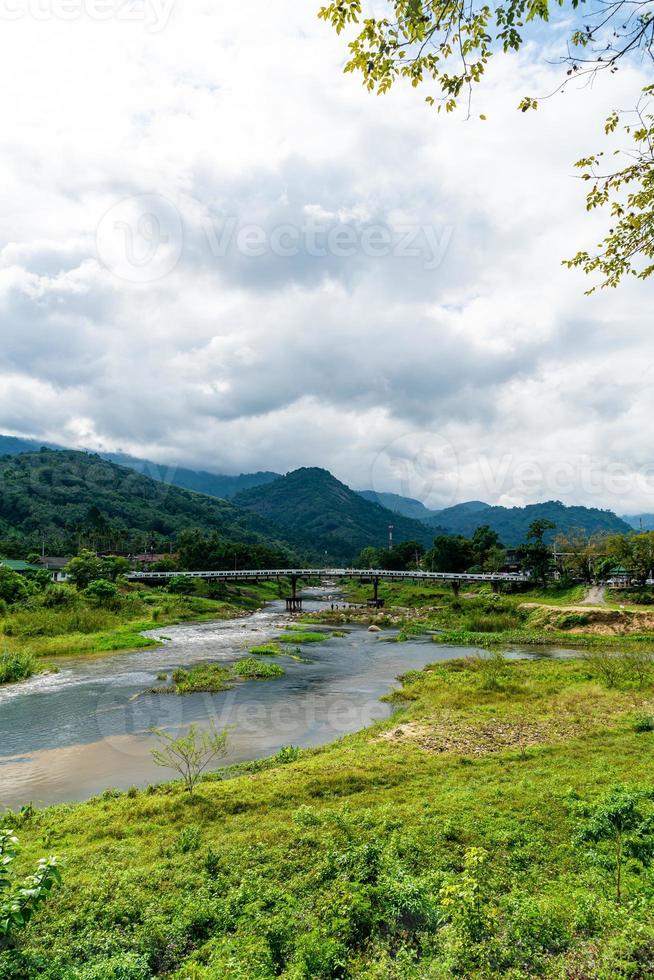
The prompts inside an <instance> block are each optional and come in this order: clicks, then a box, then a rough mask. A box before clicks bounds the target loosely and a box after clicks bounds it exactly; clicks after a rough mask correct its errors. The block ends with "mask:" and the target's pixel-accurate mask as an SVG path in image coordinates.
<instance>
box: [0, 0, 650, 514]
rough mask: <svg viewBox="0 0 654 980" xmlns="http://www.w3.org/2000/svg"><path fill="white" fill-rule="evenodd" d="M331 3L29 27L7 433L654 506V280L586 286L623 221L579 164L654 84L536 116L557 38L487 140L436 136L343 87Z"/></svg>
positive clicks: (449, 498) (17, 57)
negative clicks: (595, 194)
mask: <svg viewBox="0 0 654 980" xmlns="http://www.w3.org/2000/svg"><path fill="white" fill-rule="evenodd" d="M236 6H238V9H234V8H235V7H236ZM317 6H318V3H316V4H315V5H314V4H313V3H311V2H310V0H309V2H303V3H302V4H298V3H297V0H295V2H291V0H273V2H270V3H266V4H262V3H261V2H260V0H257V2H255V0H242V2H241V3H240V4H239V5H234V4H227V3H218V4H216V3H215V2H214V3H201V2H200V3H193V4H182V3H181V2H180V0H177V3H175V4H174V5H168V4H165V3H161V4H158V5H154V4H152V3H151V4H148V3H147V2H146V4H145V5H141V6H132V7H130V8H129V12H130V17H127V15H126V11H127V10H128V8H127V7H125V5H123V4H117V5H116V7H115V9H114V15H113V16H112V17H109V18H103V19H97V18H96V17H95V15H94V11H95V8H94V7H90V6H89V5H86V6H85V5H80V8H79V11H81V12H78V16H76V17H75V16H72V15H70V16H69V17H68V19H62V16H61V10H60V9H59V8H58V7H53V8H50V10H51V11H53V13H52V15H51V16H47V15H43V10H45V9H46V8H44V7H41V8H35V7H31V6H30V5H29V4H27V3H26V4H25V6H24V8H16V9H18V10H19V11H20V10H22V11H23V14H22V16H20V17H14V18H12V19H11V20H7V18H6V16H5V17H4V20H5V22H4V23H3V24H2V28H3V29H2V41H1V42H0V43H1V44H2V58H1V59H0V82H1V84H2V90H3V92H4V93H5V97H4V98H3V100H2V103H1V109H0V112H1V113H2V126H1V131H2V134H3V136H2V142H3V153H2V158H1V159H2V163H1V166H2V180H1V181H0V216H1V217H0V221H1V222H2V227H1V234H0V239H1V242H2V246H3V247H2V250H1V251H0V335H1V338H2V349H1V352H0V430H1V431H3V432H7V433H12V434H15V435H24V436H32V437H36V438H43V439H44V440H46V439H47V440H51V441H56V442H62V443H65V444H67V445H76V446H80V447H82V446H84V447H91V448H103V449H112V450H113V449H122V450H124V451H126V452H131V453H133V454H135V455H144V456H148V457H149V458H152V459H156V460H158V461H162V462H167V463H180V464H185V465H195V466H198V467H203V468H205V469H211V470H214V471H218V472H241V471H250V470H255V469H274V470H279V471H286V470H289V469H293V468H295V467H297V466H301V465H321V466H325V467H327V468H329V469H330V470H332V472H334V473H335V474H336V475H337V476H338V477H339V478H341V479H343V480H345V481H346V482H348V483H349V484H350V485H352V486H355V487H362V488H363V487H370V486H373V487H374V488H375V489H377V490H394V491H396V492H400V493H406V494H408V495H411V496H417V497H419V498H420V499H422V500H423V501H424V502H425V503H426V504H427V505H428V506H433V507H438V506H441V505H446V504H449V503H453V502H455V501H457V500H463V499H470V498H482V499H484V500H487V501H489V502H491V503H505V504H513V503H516V504H522V503H529V502H534V501H536V500H540V499H545V498H552V497H556V498H559V499H562V500H564V501H565V502H566V503H585V504H589V505H593V506H602V507H611V508H613V509H616V510H617V511H618V512H620V513H623V512H634V511H638V510H646V509H649V510H654V469H653V468H652V455H651V448H650V447H651V438H650V425H649V422H650V419H651V417H652V409H653V407H654V406H653V404H652V403H653V401H654V395H653V385H652V381H653V379H654V358H653V357H652V340H651V336H652V334H651V329H652V317H651V307H652V287H651V285H647V284H645V285H643V284H631V283H629V284H627V285H625V286H624V287H623V288H622V289H621V290H620V291H618V292H617V293H615V292H612V293H611V294H610V295H609V294H606V293H602V294H601V295H598V296H593V297H591V298H588V297H585V296H584V295H583V290H584V288H586V286H587V283H586V282H585V280H584V277H583V276H582V275H581V274H576V273H574V274H573V273H570V272H568V271H565V270H563V269H562V268H561V265H560V260H561V259H562V258H564V257H566V256H569V255H571V254H573V253H574V252H575V251H576V250H577V248H579V247H584V246H590V245H592V244H593V243H594V242H595V241H596V240H597V236H598V235H599V232H600V230H601V227H602V225H601V223H599V222H598V220H597V219H596V218H595V216H588V215H587V214H586V212H585V208H584V202H583V190H584V189H583V187H582V186H581V185H580V182H579V181H578V180H576V179H575V178H574V169H573V166H572V164H573V161H574V160H575V159H577V158H578V157H579V156H581V155H583V154H586V153H588V152H589V151H592V150H594V149H596V148H597V147H598V146H599V145H600V144H601V142H602V123H603V120H604V118H605V116H606V115H607V113H608V111H609V110H610V109H611V108H613V107H614V106H615V105H617V106H622V105H626V106H628V105H630V104H631V103H632V102H633V93H634V91H635V90H636V89H637V87H638V85H639V83H641V80H640V79H639V78H638V76H637V73H635V72H633V71H625V72H623V73H620V74H619V75H618V76H616V77H614V78H612V79H611V80H608V79H606V80H602V81H601V83H600V84H598V85H597V86H596V87H595V88H594V89H593V90H588V91H578V92H573V91H570V92H568V94H566V95H565V96H559V97H557V98H556V99H554V100H552V101H550V102H549V103H544V104H543V106H542V108H541V110H540V111H539V112H538V114H532V115H530V116H524V115H522V114H520V113H518V112H516V110H515V106H516V104H517V101H518V99H519V97H520V96H522V95H523V94H525V93H536V94H538V93H541V92H543V91H547V90H548V89H549V88H551V87H552V84H553V82H554V81H555V80H556V78H557V77H558V75H557V74H556V72H555V69H553V68H548V67H543V65H544V61H543V57H542V53H540V52H538V51H537V50H536V49H535V48H530V49H529V50H528V51H526V52H525V53H523V54H522V55H521V56H520V57H513V58H511V59H508V60H504V61H503V63H501V64H500V63H498V64H497V65H496V66H495V68H494V70H493V72H492V73H491V75H490V76H489V83H488V85H487V86H486V87H485V88H484V89H483V90H480V92H479V93H478V95H477V96H476V103H475V113H479V112H484V113H486V115H487V116H488V121H487V122H485V123H484V122H481V121H479V120H477V119H473V120H471V121H469V122H465V121H463V120H462V119H461V118H447V119H445V118H440V117H438V118H436V117H435V115H434V114H433V113H432V112H430V110H428V109H427V108H426V107H425V106H424V104H423V102H422V99H421V96H420V95H419V94H418V95H416V94H415V93H413V92H400V91H398V92H397V93H394V94H393V95H392V96H390V97H386V98H376V97H371V96H368V95H366V94H365V92H364V91H363V90H362V88H361V87H360V85H359V82H358V80H357V79H356V78H353V77H352V76H343V75H342V74H341V70H340V69H341V64H342V60H343V55H344V45H343V41H342V39H341V40H338V39H336V38H335V36H334V35H333V34H332V32H331V30H330V29H328V28H327V27H326V26H325V25H324V24H322V23H321V22H318V21H317V19H316V16H315V8H316V7H317ZM3 9H4V8H3ZM12 9H14V8H12ZM66 9H68V10H69V11H70V10H73V13H74V8H73V7H69V8H66ZM98 9H99V8H98ZM102 9H103V10H105V8H102ZM35 10H37V12H38V11H39V10H40V11H41V15H40V16H38V17H37V16H35V14H34V11H35ZM57 11H59V13H58V14H57Z"/></svg>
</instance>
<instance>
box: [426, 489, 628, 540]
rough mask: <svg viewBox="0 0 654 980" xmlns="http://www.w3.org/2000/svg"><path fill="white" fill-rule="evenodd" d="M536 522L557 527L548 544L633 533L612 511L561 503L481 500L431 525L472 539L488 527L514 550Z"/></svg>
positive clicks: (435, 519) (450, 511)
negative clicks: (578, 535)
mask: <svg viewBox="0 0 654 980" xmlns="http://www.w3.org/2000/svg"><path fill="white" fill-rule="evenodd" d="M537 519H545V520H549V521H552V523H553V524H555V525H556V529H555V530H554V531H548V532H547V533H546V535H545V538H546V540H548V541H553V540H554V538H555V537H556V535H557V534H562V533H567V532H570V531H576V530H579V529H582V530H584V531H587V532H588V533H589V534H596V533H607V532H610V533H619V534H625V533H627V532H629V531H631V527H630V526H629V524H627V523H626V521H623V520H621V519H620V518H619V517H618V516H617V515H616V514H614V513H613V511H610V510H599V509H598V508H596V507H566V506H565V504H562V503H561V501H560V500H548V501H546V502H545V503H542V504H528V505H527V506H526V507H491V506H489V505H488V504H482V503H481V501H468V503H464V504H456V505H455V506H454V507H446V508H445V510H439V511H437V512H436V513H434V515H433V517H431V518H430V519H429V523H430V524H438V525H440V527H443V528H445V530H446V531H447V532H448V533H449V534H463V535H464V536H465V537H470V536H471V535H472V534H473V533H474V531H475V529H476V528H478V527H479V525H480V524H488V526H489V527H490V528H492V529H493V531H497V533H498V534H499V536H500V540H501V541H502V543H503V544H505V545H507V546H508V547H514V546H515V545H518V544H521V543H522V542H523V541H524V540H525V538H526V536H527V531H528V529H529V525H530V524H531V522H532V521H535V520H537Z"/></svg>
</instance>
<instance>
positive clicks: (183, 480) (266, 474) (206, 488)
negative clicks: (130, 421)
mask: <svg viewBox="0 0 654 980" xmlns="http://www.w3.org/2000/svg"><path fill="white" fill-rule="evenodd" d="M42 447H45V448H46V449H59V450H65V451H69V450H66V447H65V446H58V445H55V444H54V443H50V442H45V443H44V442H38V441H37V440H36V439H20V438H18V437H15V436H4V435H0V456H17V455H19V454H21V453H36V452H39V450H40V449H41V448H42ZM97 455H98V456H100V458H101V459H106V460H108V461H109V462H110V463H117V464H118V465H119V466H126V467H127V468H128V469H130V470H135V471H136V472H137V473H142V474H143V476H149V477H150V478H151V479H152V480H159V481H160V482H161V483H172V484H173V486H176V487H184V489H186V490H195V491H196V492H197V493H206V494H208V495H209V496H210V497H224V498H227V499H229V498H230V497H233V496H234V495H235V494H237V493H238V492H239V491H240V490H248V489H249V488H250V487H258V486H259V485H260V484H261V483H270V482H271V481H272V480H276V479H277V478H278V476H279V475H280V474H279V473H271V472H270V471H269V470H260V471H258V472H257V473H240V474H239V475H238V476H228V475H226V474H223V473H209V472H208V471H206V470H192V469H189V468H188V467H186V466H177V465H175V464H174V463H155V462H153V460H151V459H139V458H138V457H137V456H128V455H127V454H126V453H97Z"/></svg>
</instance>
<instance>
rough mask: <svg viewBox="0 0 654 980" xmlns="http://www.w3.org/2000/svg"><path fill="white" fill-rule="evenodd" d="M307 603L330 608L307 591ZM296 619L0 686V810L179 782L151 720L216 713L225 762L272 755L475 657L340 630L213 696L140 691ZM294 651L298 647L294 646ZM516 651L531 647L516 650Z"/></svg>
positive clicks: (166, 642) (211, 633)
mask: <svg viewBox="0 0 654 980" xmlns="http://www.w3.org/2000/svg"><path fill="white" fill-rule="evenodd" d="M311 591H312V593H313V597H311V596H309V598H308V600H307V598H306V596H308V595H309V593H307V594H305V603H304V605H305V608H306V609H307V610H310V609H317V608H321V607H323V604H322V603H321V602H320V601H319V598H320V595H321V593H320V590H311ZM289 622H290V618H289V617H288V616H287V615H286V613H285V610H284V606H283V603H282V602H273V603H270V604H269V605H267V606H266V607H265V608H264V609H263V610H261V611H260V612H257V613H255V614H254V615H252V616H248V617H247V618H243V619H235V620H230V621H219V622H210V623H201V624H184V625H180V626H168V627H162V628H161V629H157V630H152V631H151V634H150V635H152V636H155V637H157V638H159V639H162V640H163V646H161V647H157V648H150V649H145V650H140V651H137V652H133V653H126V654H117V655H114V656H110V657H107V656H104V657H102V658H90V659H89V658H86V659H81V658H75V659H73V658H65V659H62V660H61V661H60V663H59V672H58V673H56V674H55V673H53V674H45V675H39V676H36V677H33V678H31V679H30V680H28V681H25V682H23V683H20V684H15V685H9V686H7V687H3V688H0V809H2V808H3V807H5V806H10V807H19V806H21V805H23V804H25V803H28V802H30V801H31V802H33V803H34V804H35V805H42V804H49V803H58V802H67V801H72V800H82V799H85V798H88V797H89V796H92V795H94V794H96V793H99V792H101V791H102V790H104V789H106V788H107V787H109V786H113V787H117V788H119V789H127V788H128V787H129V786H132V785H135V786H144V785H146V784H147V783H150V782H155V781H160V780H162V779H168V778H172V773H171V772H170V771H169V770H163V769H160V768H157V767H156V766H155V765H154V763H153V761H152V757H151V754H150V750H151V748H152V747H153V745H155V744H156V739H155V737H154V736H153V735H152V734H151V733H150V732H149V729H150V728H151V727H153V726H156V727H159V728H164V729H166V730H168V731H171V732H176V731H179V730H182V729H184V728H185V727H186V726H188V724H189V723H191V722H198V723H200V724H202V723H205V724H206V723H207V721H209V720H212V721H213V722H214V723H215V724H216V726H217V727H219V728H223V727H225V726H228V727H229V728H230V738H229V752H228V755H227V756H226V758H225V760H224V763H221V764H225V765H228V764H230V763H233V762H239V761H242V760H245V759H255V758H260V757H263V756H267V755H271V754H273V753H275V752H277V751H279V749H280V748H281V747H282V746H285V745H297V746H312V745H320V744H323V743H325V742H329V741H332V740H333V739H335V738H338V737H340V736H342V735H345V734H347V733H349V732H353V731H356V730H358V729H360V728H364V727H365V726H366V725H369V724H371V723H372V722H373V721H375V720H378V719H381V718H386V717H388V716H389V714H390V713H391V711H392V708H391V706H390V705H388V704H385V703H383V702H380V700H379V698H380V697H381V696H382V695H383V694H385V693H387V692H388V691H389V690H390V689H391V688H392V687H393V686H394V685H395V683H396V678H397V676H398V675H399V674H401V673H403V672H404V671H407V670H410V669H413V668H421V667H424V666H425V664H427V663H430V662H433V661H436V660H448V659H451V658H452V657H458V656H466V655H469V654H470V653H471V652H473V651H471V649H470V648H469V647H466V648H463V647H451V646H449V647H446V646H437V645H435V644H433V643H432V642H431V641H430V639H429V637H419V638H415V639H412V640H410V641H408V642H406V643H393V642H389V638H392V636H393V634H392V633H391V632H390V631H384V632H382V633H369V632H368V631H367V630H366V629H365V627H360V626H352V627H348V628H347V633H346V635H345V636H343V637H332V636H331V634H330V635H329V638H328V639H327V640H325V641H323V642H322V643H313V644H306V645H305V646H303V648H302V656H303V658H306V659H305V662H297V661H294V660H292V659H290V658H289V657H282V658H272V657H270V658H269V657H265V658H264V659H265V660H271V661H273V660H274V661H276V662H279V663H281V664H282V665H283V667H284V670H285V671H286V673H285V675H284V676H283V677H280V678H275V679H272V680H258V681H247V682H239V683H237V684H235V685H234V686H233V687H232V688H230V689H229V690H227V691H222V692H220V693H216V694H207V693H202V694H192V695H187V696H184V697H179V696H177V695H174V694H172V695H171V694H143V691H145V690H147V689H148V688H152V687H156V686H157V685H159V686H160V685H161V682H160V681H157V674H158V673H160V672H167V673H168V674H170V672H171V671H172V670H174V669H175V668H176V667H180V666H187V665H189V664H194V663H197V662H201V661H204V662H207V661H210V662H224V663H229V662H230V661H234V660H237V659H239V658H240V657H242V656H244V655H246V654H247V651H248V649H249V648H250V647H251V646H254V645H255V644H259V643H263V642H265V641H266V640H270V639H273V638H274V637H276V636H279V635H280V632H282V630H283V628H284V627H285V626H287V625H288V624H289ZM291 650H292V645H291ZM512 655H513V656H520V655H525V656H529V655H533V651H531V650H529V651H521V650H516V651H512Z"/></svg>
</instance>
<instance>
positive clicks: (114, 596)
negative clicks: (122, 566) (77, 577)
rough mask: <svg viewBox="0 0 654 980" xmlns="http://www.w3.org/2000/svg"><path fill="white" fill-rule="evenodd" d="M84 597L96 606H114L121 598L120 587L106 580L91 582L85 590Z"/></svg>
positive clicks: (100, 579) (99, 579)
mask: <svg viewBox="0 0 654 980" xmlns="http://www.w3.org/2000/svg"><path fill="white" fill-rule="evenodd" d="M84 595H85V597H86V598H87V599H88V600H89V601H90V602H92V603H93V605H95V606H113V605H116V603H117V601H118V599H119V598H120V593H119V591H118V586H117V585H115V584H114V583H113V582H109V581H107V579H105V578H98V579H96V580H95V581H94V582H90V583H89V584H88V585H87V586H86V588H85V589H84Z"/></svg>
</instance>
